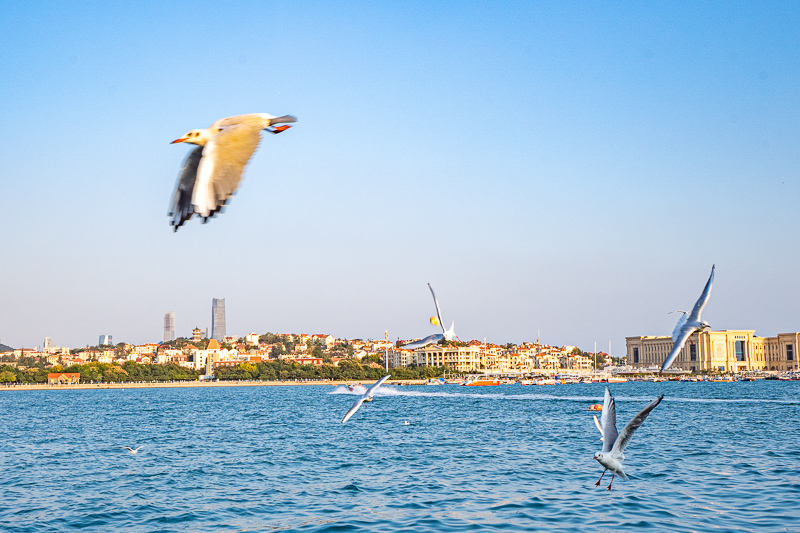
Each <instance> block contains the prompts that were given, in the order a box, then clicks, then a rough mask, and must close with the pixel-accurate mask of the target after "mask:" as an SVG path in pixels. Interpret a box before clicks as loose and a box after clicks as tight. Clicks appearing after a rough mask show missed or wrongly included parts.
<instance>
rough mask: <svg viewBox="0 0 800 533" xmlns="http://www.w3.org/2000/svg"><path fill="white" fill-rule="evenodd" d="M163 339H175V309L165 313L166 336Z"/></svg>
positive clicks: (165, 340)
mask: <svg viewBox="0 0 800 533" xmlns="http://www.w3.org/2000/svg"><path fill="white" fill-rule="evenodd" d="M161 340H162V341H164V342H169V341H174V340H175V311H170V312H169V313H167V314H166V315H164V336H163V337H162V339H161Z"/></svg>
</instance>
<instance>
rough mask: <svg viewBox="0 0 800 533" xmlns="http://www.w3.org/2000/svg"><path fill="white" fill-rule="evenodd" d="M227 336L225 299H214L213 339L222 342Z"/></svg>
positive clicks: (212, 305)
mask: <svg viewBox="0 0 800 533" xmlns="http://www.w3.org/2000/svg"><path fill="white" fill-rule="evenodd" d="M226 335H227V333H226V330H225V298H214V299H212V300H211V338H212V339H217V340H218V341H219V342H222V339H224V338H225V336H226Z"/></svg>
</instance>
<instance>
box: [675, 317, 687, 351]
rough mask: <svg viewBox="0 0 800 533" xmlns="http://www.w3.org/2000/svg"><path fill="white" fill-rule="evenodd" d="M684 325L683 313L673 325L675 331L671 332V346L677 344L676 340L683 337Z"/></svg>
mask: <svg viewBox="0 0 800 533" xmlns="http://www.w3.org/2000/svg"><path fill="white" fill-rule="evenodd" d="M684 325H686V313H683V314H682V315H681V317H680V318H679V319H678V323H677V324H675V329H673V330H672V344H677V342H678V339H680V337H681V335H683V326H684Z"/></svg>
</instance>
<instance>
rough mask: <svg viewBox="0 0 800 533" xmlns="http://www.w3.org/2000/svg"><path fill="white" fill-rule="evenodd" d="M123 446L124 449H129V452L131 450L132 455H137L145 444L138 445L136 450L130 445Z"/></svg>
mask: <svg viewBox="0 0 800 533" xmlns="http://www.w3.org/2000/svg"><path fill="white" fill-rule="evenodd" d="M123 448H124V449H126V450H128V451H129V452H131V455H136V454H137V453H139V450H141V449H142V448H144V446H139V447H138V448H136V449H135V450H134V449H133V448H131V447H130V446H123Z"/></svg>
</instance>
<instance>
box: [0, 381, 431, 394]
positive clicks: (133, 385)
mask: <svg viewBox="0 0 800 533" xmlns="http://www.w3.org/2000/svg"><path fill="white" fill-rule="evenodd" d="M375 381H376V380H364V381H359V380H350V381H334V380H325V381H160V382H129V383H76V384H72V385H67V384H60V385H56V384H52V385H51V384H48V383H25V384H22V385H0V392H3V391H28V390H87V389H172V388H197V387H298V386H300V387H306V386H309V385H316V386H333V387H338V386H339V385H350V384H352V383H356V382H357V383H362V384H368V383H375ZM425 383H426V380H419V379H397V380H389V381H387V382H386V384H387V385H424V384H425Z"/></svg>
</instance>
